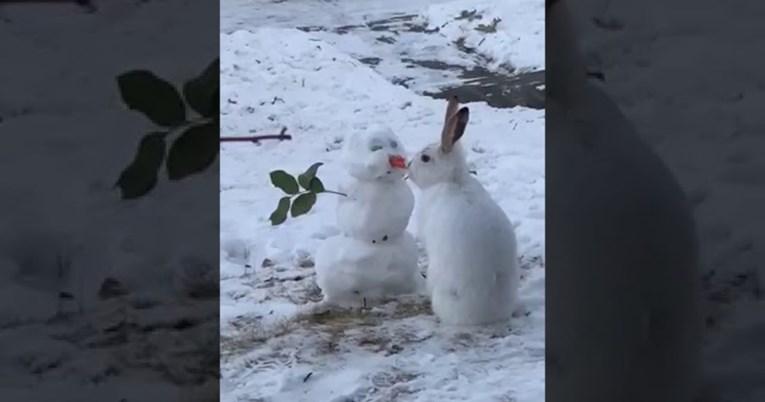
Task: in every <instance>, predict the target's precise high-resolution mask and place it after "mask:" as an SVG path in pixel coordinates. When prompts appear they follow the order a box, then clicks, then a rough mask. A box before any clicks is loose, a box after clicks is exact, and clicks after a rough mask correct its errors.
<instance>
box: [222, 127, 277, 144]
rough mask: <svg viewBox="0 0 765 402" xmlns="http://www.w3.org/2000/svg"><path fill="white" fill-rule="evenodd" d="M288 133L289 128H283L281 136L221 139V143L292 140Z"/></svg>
mask: <svg viewBox="0 0 765 402" xmlns="http://www.w3.org/2000/svg"><path fill="white" fill-rule="evenodd" d="M286 133H287V127H284V128H282V131H281V132H280V133H279V134H265V135H254V136H249V137H220V142H254V143H258V142H259V141H261V140H279V141H284V140H291V139H292V136H291V135H289V134H286Z"/></svg>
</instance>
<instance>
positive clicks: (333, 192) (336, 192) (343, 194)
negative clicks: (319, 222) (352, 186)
mask: <svg viewBox="0 0 765 402" xmlns="http://www.w3.org/2000/svg"><path fill="white" fill-rule="evenodd" d="M322 193H330V194H337V195H342V196H343V197H347V196H348V194H345V193H341V192H339V191H332V190H324V191H322Z"/></svg>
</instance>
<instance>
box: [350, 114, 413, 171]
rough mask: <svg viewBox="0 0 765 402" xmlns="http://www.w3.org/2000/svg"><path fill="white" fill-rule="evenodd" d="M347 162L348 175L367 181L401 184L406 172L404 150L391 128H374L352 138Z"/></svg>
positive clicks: (352, 135) (353, 135)
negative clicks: (395, 181)
mask: <svg viewBox="0 0 765 402" xmlns="http://www.w3.org/2000/svg"><path fill="white" fill-rule="evenodd" d="M344 160H345V164H346V167H347V168H348V173H350V175H351V176H353V177H355V178H356V179H359V180H364V181H374V180H381V181H393V180H400V179H402V178H403V177H404V173H405V172H406V155H405V150H404V147H403V146H402V145H401V142H400V141H399V140H398V138H397V137H396V135H395V134H394V133H393V131H391V130H390V129H389V128H387V127H379V126H378V127H372V128H370V129H368V130H366V131H363V132H357V133H353V134H351V135H350V137H349V138H348V139H347V141H346V146H345V154H344Z"/></svg>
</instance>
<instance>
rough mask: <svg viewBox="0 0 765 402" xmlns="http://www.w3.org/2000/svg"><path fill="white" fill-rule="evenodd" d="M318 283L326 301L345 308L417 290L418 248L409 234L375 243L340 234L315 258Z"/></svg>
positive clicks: (330, 239)
mask: <svg viewBox="0 0 765 402" xmlns="http://www.w3.org/2000/svg"><path fill="white" fill-rule="evenodd" d="M316 260H317V262H319V261H321V263H317V265H316V283H317V284H318V285H319V287H320V288H321V290H322V292H323V293H324V302H325V303H329V304H333V305H338V306H344V307H353V306H364V305H371V304H375V303H376V302H379V301H382V300H384V299H386V298H388V297H393V296H396V295H401V294H408V293H414V292H416V291H417V284H418V283H419V282H420V281H419V280H418V276H419V273H418V272H417V269H416V268H417V247H416V246H415V243H414V238H413V237H412V235H411V234H409V233H408V232H403V233H401V234H399V235H398V236H397V237H395V238H392V239H388V240H387V241H384V242H380V243H376V244H372V243H371V242H369V241H366V240H360V239H355V238H353V237H349V236H345V235H342V234H341V235H337V236H335V237H331V238H329V239H327V240H326V241H325V242H324V243H323V244H322V247H321V248H320V249H319V252H318V253H317V255H316Z"/></svg>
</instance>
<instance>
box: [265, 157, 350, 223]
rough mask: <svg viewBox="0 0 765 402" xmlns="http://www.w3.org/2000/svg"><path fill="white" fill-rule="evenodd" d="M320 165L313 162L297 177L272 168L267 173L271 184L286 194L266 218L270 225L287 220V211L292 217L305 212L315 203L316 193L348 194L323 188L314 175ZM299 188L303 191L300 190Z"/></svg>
mask: <svg viewBox="0 0 765 402" xmlns="http://www.w3.org/2000/svg"><path fill="white" fill-rule="evenodd" d="M321 165H323V163H321V162H316V163H314V164H313V165H311V166H310V167H309V168H308V169H306V171H305V172H303V173H301V174H299V175H298V176H297V178H295V177H294V176H292V175H290V174H289V173H287V172H285V171H284V170H274V171H272V172H271V173H270V174H269V176H270V177H271V184H273V185H274V187H276V188H278V189H280V190H282V191H283V192H284V193H285V194H286V196H284V197H282V198H280V199H279V204H278V205H277V206H276V209H275V210H274V212H272V213H271V216H270V217H269V218H268V219H269V220H270V221H271V224H272V225H274V226H276V225H280V224H282V223H283V222H284V221H286V220H287V214H288V213H290V214H291V215H292V217H293V218H297V217H298V216H300V215H305V214H307V213H308V211H310V210H311V208H312V207H313V206H314V204H316V196H317V194H320V193H330V194H336V195H340V196H343V197H347V196H348V194H345V193H341V192H339V191H332V190H327V189H325V188H324V183H322V181H321V180H320V179H319V178H318V177H316V172H317V170H319V167H320V166H321ZM301 188H302V189H303V191H301Z"/></svg>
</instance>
